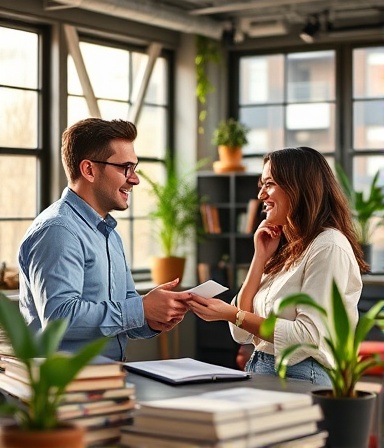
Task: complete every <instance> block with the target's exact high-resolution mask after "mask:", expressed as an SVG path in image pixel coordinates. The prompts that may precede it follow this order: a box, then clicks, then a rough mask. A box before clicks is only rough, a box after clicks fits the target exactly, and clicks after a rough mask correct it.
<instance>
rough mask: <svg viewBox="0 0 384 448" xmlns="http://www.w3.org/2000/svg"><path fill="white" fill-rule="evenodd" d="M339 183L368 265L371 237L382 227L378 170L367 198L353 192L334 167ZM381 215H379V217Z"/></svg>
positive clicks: (383, 197)
mask: <svg viewBox="0 0 384 448" xmlns="http://www.w3.org/2000/svg"><path fill="white" fill-rule="evenodd" d="M336 174H337V178H338V180H339V183H340V185H341V187H342V189H343V191H344V193H345V195H346V197H347V199H348V201H349V205H350V207H351V211H352V215H353V218H354V222H355V227H356V232H357V235H358V237H359V241H360V244H361V247H362V249H363V251H364V254H365V260H366V262H367V263H368V264H370V262H371V237H372V234H373V232H374V231H375V230H376V229H377V228H378V227H379V226H382V225H384V214H383V213H382V212H384V187H380V186H378V185H377V182H378V179H379V174H380V170H378V171H377V173H376V174H375V175H374V176H373V179H372V182H371V185H370V187H369V194H368V197H365V196H364V193H363V192H362V191H355V190H354V189H353V187H352V184H351V183H350V181H349V179H348V177H347V175H346V173H345V172H344V170H343V168H342V167H341V166H340V165H336ZM380 213H381V215H380Z"/></svg>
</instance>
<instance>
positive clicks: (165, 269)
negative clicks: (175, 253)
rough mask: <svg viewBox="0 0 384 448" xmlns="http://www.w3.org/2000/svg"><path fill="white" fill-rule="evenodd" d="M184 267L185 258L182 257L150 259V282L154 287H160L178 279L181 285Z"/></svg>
mask: <svg viewBox="0 0 384 448" xmlns="http://www.w3.org/2000/svg"><path fill="white" fill-rule="evenodd" d="M184 266H185V258H183V257H152V267H151V275H152V280H153V281H154V283H155V284H156V285H161V284H162V283H166V282H170V281H171V280H174V279H175V278H179V279H180V283H181V280H182V278H183V274H184Z"/></svg>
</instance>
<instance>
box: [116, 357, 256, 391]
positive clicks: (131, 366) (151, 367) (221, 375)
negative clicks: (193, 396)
mask: <svg viewBox="0 0 384 448" xmlns="http://www.w3.org/2000/svg"><path fill="white" fill-rule="evenodd" d="M124 367H125V368H126V369H127V370H128V371H131V372H134V373H137V374H139V375H144V376H148V377H150V378H153V379H155V380H159V381H163V382H165V383H169V384H173V385H176V384H186V383H198V382H211V381H225V380H227V381H229V380H230V381H234V380H244V379H247V378H250V374H249V373H247V372H243V371H242V370H236V369H231V368H229V367H223V366H218V365H215V364H210V363H207V362H203V361H197V360H195V359H192V358H179V359H160V360H154V361H133V362H126V363H124Z"/></svg>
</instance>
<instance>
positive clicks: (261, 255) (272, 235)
mask: <svg viewBox="0 0 384 448" xmlns="http://www.w3.org/2000/svg"><path fill="white" fill-rule="evenodd" d="M281 234H282V228H281V226H276V225H272V224H268V221H267V220H266V219H265V220H264V221H262V222H261V223H260V225H259V227H258V228H257V230H256V232H255V234H254V236H253V241H254V245H255V252H256V254H257V258H258V259H263V260H264V264H265V263H266V262H267V261H268V260H269V259H270V258H271V257H272V255H273V254H274V253H275V252H276V249H277V247H278V245H279V242H280V238H281Z"/></svg>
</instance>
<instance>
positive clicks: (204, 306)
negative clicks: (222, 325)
mask: <svg viewBox="0 0 384 448" xmlns="http://www.w3.org/2000/svg"><path fill="white" fill-rule="evenodd" d="M191 296H192V297H191V299H189V300H188V304H189V308H190V310H191V311H193V312H194V313H195V314H196V315H197V316H199V317H200V318H201V319H203V320H206V321H209V322H212V321H215V320H227V321H229V322H232V323H234V322H235V321H236V313H237V308H236V307H235V306H233V305H230V304H229V303H226V302H224V301H223V300H221V299H215V298H209V299H207V298H205V297H201V296H198V295H196V294H191Z"/></svg>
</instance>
